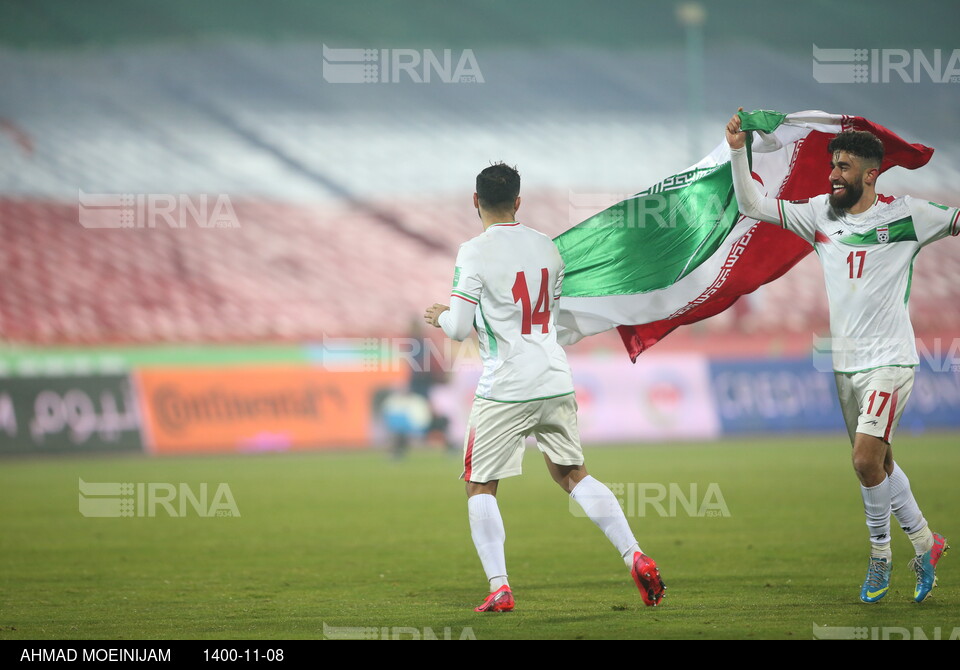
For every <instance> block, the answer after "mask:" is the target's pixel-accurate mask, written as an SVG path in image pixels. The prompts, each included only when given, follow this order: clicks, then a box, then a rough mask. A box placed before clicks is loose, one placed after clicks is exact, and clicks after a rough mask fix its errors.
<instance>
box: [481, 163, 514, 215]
mask: <svg viewBox="0 0 960 670" xmlns="http://www.w3.org/2000/svg"><path fill="white" fill-rule="evenodd" d="M518 195H520V173H519V172H517V169H516V168H515V167H510V166H509V165H507V164H506V163H495V164H493V165H491V166H490V167H488V168H484V169H483V170H482V171H481V172H480V174H478V175H477V197H478V199H479V200H480V206H481V207H483V208H484V209H487V210H493V211H502V210H512V209H513V204H514V203H515V202H516V200H517V196H518Z"/></svg>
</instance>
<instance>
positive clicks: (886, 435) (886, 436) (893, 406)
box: [883, 389, 897, 444]
mask: <svg viewBox="0 0 960 670" xmlns="http://www.w3.org/2000/svg"><path fill="white" fill-rule="evenodd" d="M896 416H897V389H893V397H891V398H890V418H889V419H888V420H887V429H886V430H885V431H883V441H884V442H886V443H887V444H890V431H891V430H893V420H894V419H895V418H896Z"/></svg>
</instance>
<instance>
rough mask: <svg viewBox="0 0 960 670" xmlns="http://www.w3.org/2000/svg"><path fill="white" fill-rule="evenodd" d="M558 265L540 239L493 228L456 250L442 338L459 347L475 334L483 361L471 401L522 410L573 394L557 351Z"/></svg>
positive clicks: (517, 228)
mask: <svg viewBox="0 0 960 670" xmlns="http://www.w3.org/2000/svg"><path fill="white" fill-rule="evenodd" d="M562 284H563V261H562V260H561V258H560V252H559V251H558V250H557V247H556V245H555V244H554V243H553V240H551V239H550V238H549V237H547V236H546V235H544V234H542V233H539V232H537V231H535V230H532V229H530V228H527V227H526V226H523V225H521V224H519V223H515V222H514V223H496V224H493V225H492V226H490V227H489V228H487V230H485V231H484V232H483V233H482V234H480V235H478V236H477V237H475V238H473V239H472V240H470V241H468V242H464V243H463V244H462V245H460V251H459V253H458V254H457V267H456V270H455V272H454V277H453V292H452V293H451V301H450V303H451V304H450V310H449V311H445V312H443V313H442V314H441V315H440V318H439V323H440V327H441V328H443V331H444V332H445V333H446V334H447V335H448V336H449V337H452V338H453V339H456V340H463V339H465V338H466V337H467V336H468V335H469V334H470V332H471V330H472V329H474V328H475V329H476V331H477V336H478V338H479V342H480V356H481V359H482V360H483V374H482V375H481V377H480V383H479V384H478V385H477V397H479V398H484V399H486V400H495V401H499V402H526V401H530V400H540V399H543V398H552V397H556V396H561V395H567V394H570V393H573V378H572V377H571V374H570V366H569V365H568V364H567V357H566V354H565V353H564V351H563V348H562V347H561V346H560V345H559V344H558V343H557V334H556V333H557V328H556V318H555V317H556V311H557V300H558V299H559V298H560V289H561V286H562Z"/></svg>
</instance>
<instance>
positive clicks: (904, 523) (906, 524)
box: [889, 461, 933, 554]
mask: <svg viewBox="0 0 960 670" xmlns="http://www.w3.org/2000/svg"><path fill="white" fill-rule="evenodd" d="M889 479H890V506H891V509H893V515H894V516H895V517H896V518H897V522H898V523H899V524H900V527H901V528H903V532H905V533H906V534H907V536H908V537H909V538H910V541H911V542H913V548H914V549H915V550H916V552H917V553H918V554H922V553H924V552H925V551H927V550H928V549H930V547H932V546H933V533H931V532H930V529H929V528H928V527H927V520H926V519H924V518H923V513H922V512H921V511H920V506H919V505H918V504H917V501H916V499H915V498H914V497H913V491H911V490H910V480H909V479H907V475H906V474H905V473H904V472H903V470H901V469H900V466H899V465H897V463H896V461H894V463H893V473H892V474H891V475H890V478H889ZM914 538H916V539H914Z"/></svg>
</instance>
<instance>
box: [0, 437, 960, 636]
mask: <svg viewBox="0 0 960 670" xmlns="http://www.w3.org/2000/svg"><path fill="white" fill-rule="evenodd" d="M958 441H960V436H958V435H956V434H953V435H938V436H923V437H915V436H909V435H905V436H902V437H901V438H900V439H899V440H898V442H897V444H896V448H895V453H896V455H897V460H898V462H900V464H901V465H902V466H903V468H904V470H905V471H906V472H907V474H908V475H909V476H910V478H911V481H912V483H913V487H914V491H915V493H916V495H917V498H918V500H919V502H920V505H921V508H922V509H923V510H924V513H925V514H926V515H927V518H928V519H930V520H931V523H932V526H933V527H934V529H935V530H937V531H939V532H941V533H943V534H945V535H946V536H947V538H948V540H950V539H953V540H954V543H955V544H958V545H960V514H958V512H960V498H958V497H957V477H958V474H960V468H958V464H960V455H958V452H957V447H958V446H960V445H958ZM586 458H587V467H588V469H589V470H590V471H591V473H592V474H593V475H595V476H596V477H597V478H598V479H600V480H601V481H605V482H611V483H618V484H622V485H623V487H624V489H623V490H624V491H625V492H629V491H631V490H632V491H634V492H635V493H638V492H639V491H641V490H644V491H645V492H646V493H647V495H648V496H654V494H655V493H656V489H655V488H647V489H640V488H639V487H640V486H641V485H652V486H653V487H655V486H656V485H660V486H662V487H663V489H664V490H666V491H667V492H668V495H667V497H666V498H664V499H663V500H662V501H661V505H662V507H663V510H664V511H666V512H667V514H666V515H665V516H661V514H660V511H661V510H659V509H657V507H656V506H654V505H652V504H647V505H640V504H638V501H637V500H636V499H634V501H633V502H634V504H633V506H632V507H633V509H629V506H630V505H629V500H628V499H627V498H626V496H627V493H625V500H626V501H627V504H628V512H630V523H631V526H632V527H633V528H634V531H635V532H636V535H637V538H638V540H639V541H640V545H641V546H642V547H643V549H644V550H645V551H646V552H647V553H648V554H650V555H651V556H653V557H654V558H656V560H657V562H658V563H659V565H660V567H661V571H662V574H663V577H664V580H665V581H666V583H667V597H666V599H665V600H664V603H663V605H662V606H660V607H658V608H656V609H653V608H646V607H644V606H643V605H642V603H641V601H640V598H639V595H638V594H637V592H636V589H635V587H634V585H633V582H632V580H631V578H630V575H629V572H628V571H627V570H626V569H625V568H624V567H623V564H622V562H621V561H620V558H619V557H618V556H617V555H616V552H615V551H614V550H613V548H612V547H611V546H610V544H609V543H608V542H607V540H606V538H604V537H603V535H602V534H601V533H600V531H599V530H598V529H597V528H595V527H594V526H593V524H592V523H590V521H589V520H587V519H585V518H582V517H577V516H575V515H574V514H572V513H571V511H570V508H569V503H568V499H567V496H565V495H564V494H563V492H562V491H561V490H560V489H559V488H558V487H557V486H556V485H555V484H554V483H553V482H552V481H550V479H549V477H548V476H547V472H546V469H545V468H544V467H543V464H542V461H541V458H540V456H539V454H537V453H536V452H535V451H528V453H527V456H526V459H525V462H524V467H525V470H526V472H525V474H524V475H523V476H522V477H518V478H511V479H507V480H504V481H503V482H502V483H501V486H500V493H499V500H500V507H501V510H502V512H503V516H504V522H505V526H506V530H507V544H506V551H507V565H508V569H509V572H510V582H511V585H512V587H513V589H514V593H515V596H516V598H517V609H516V610H515V611H514V612H511V613H505V614H483V615H482V614H476V613H474V612H473V611H472V608H473V607H474V606H475V605H477V604H478V603H479V602H480V601H481V600H482V598H483V596H484V595H485V592H486V581H485V579H484V576H483V572H482V570H481V567H480V562H479V559H478V558H477V556H476V553H475V551H474V549H473V545H472V542H471V540H470V534H469V528H468V524H467V515H466V503H465V500H464V493H463V487H462V483H460V482H458V480H457V476H458V475H459V472H460V470H459V463H458V461H457V459H456V458H449V457H446V456H444V455H442V454H440V453H437V452H432V451H427V450H423V451H415V452H413V453H412V454H411V456H410V458H408V459H407V460H405V461H402V462H392V461H390V460H389V459H388V458H387V457H386V456H385V455H384V454H383V453H382V452H369V451H368V452H364V453H303V454H275V455H255V456H247V457H230V458H221V457H195V458H162V459H152V458H146V457H123V458H119V457H112V456H111V457H87V458H73V457H71V458H61V459H8V460H5V461H3V462H2V464H0V491H2V493H0V639H49V640H71V639H108V640H141V639H143V640H168V639H212V640H242V639H294V638H308V639H311V638H312V639H322V638H324V636H325V635H326V636H327V637H335V636H337V635H338V634H344V632H343V629H344V627H350V628H358V627H359V628H363V629H364V630H366V631H368V632H370V634H371V635H373V636H377V637H384V636H394V637H396V636H400V637H417V636H420V637H427V638H429V637H431V636H436V637H438V638H441V639H443V638H444V637H450V638H453V639H460V638H464V637H466V638H476V639H478V640H482V639H503V638H551V639H559V638H584V639H597V638H655V639H676V638H684V639H700V638H747V639H750V638H752V639H761V638H785V639H811V638H812V637H814V632H815V630H821V629H820V628H819V627H821V626H827V627H831V628H830V629H824V630H834V628H835V629H836V630H837V631H840V633H839V634H843V633H842V631H841V629H844V630H846V631H848V632H849V631H850V630H851V629H852V628H855V629H857V630H858V631H859V633H858V634H859V635H860V636H861V637H862V636H864V635H866V636H868V637H869V636H877V635H879V636H883V635H888V636H892V637H898V636H902V635H904V634H905V632H906V634H908V635H909V636H911V637H917V636H919V635H925V636H927V637H930V638H933V637H935V636H942V637H943V638H944V639H946V638H948V637H950V636H951V635H953V636H957V635H958V634H960V614H958V612H960V555H957V556H951V555H949V554H948V555H947V556H946V557H945V558H944V560H943V561H942V562H941V564H940V569H939V570H938V575H939V579H940V586H939V588H937V589H935V590H934V592H933V594H932V595H931V597H930V598H929V599H928V600H927V602H925V603H923V604H920V605H918V604H916V603H913V602H911V597H912V594H913V585H914V577H913V573H912V571H910V570H909V569H908V568H907V562H908V560H909V559H910V558H911V556H912V551H911V547H910V545H909V542H908V540H907V538H906V536H905V535H904V534H903V533H902V532H901V531H900V530H898V529H897V527H896V525H895V524H894V527H893V533H894V537H893V551H894V570H893V578H892V584H891V589H890V592H889V594H888V595H887V597H886V598H885V599H884V600H883V601H882V602H880V603H878V604H875V605H865V604H862V603H860V602H859V600H858V593H859V587H860V583H861V581H862V579H863V575H864V572H865V570H866V566H867V555H868V550H869V548H868V543H867V531H866V528H865V525H864V519H863V513H862V504H861V501H860V493H859V488H858V485H857V481H856V478H855V477H854V474H853V471H852V468H851V466H850V457H849V446H847V444H846V443H845V438H844V437H843V436H839V435H838V436H831V437H812V438H784V439H780V438H765V439H749V440H747V439H744V440H725V441H722V442H716V443H711V444H683V443H680V444H673V445H645V446H636V447H594V448H587V449H586ZM79 479H83V480H84V481H86V482H131V483H149V482H164V483H173V484H178V483H181V482H182V483H186V484H187V485H189V486H190V487H192V489H193V490H197V489H198V488H199V484H200V483H204V482H206V483H208V485H209V486H210V490H211V492H212V491H213V489H214V488H215V487H216V485H217V484H218V483H220V482H225V483H227V484H228V485H229V487H230V491H231V493H232V495H233V498H234V500H235V502H236V505H237V508H238V510H239V512H240V516H239V517H234V518H222V517H214V518H205V517H201V516H200V515H199V514H197V513H196V511H195V510H194V509H193V508H192V507H190V508H188V510H187V514H186V515H185V516H183V517H179V516H178V517H171V516H169V515H168V514H167V513H166V512H165V511H164V510H163V509H157V510H156V516H154V517H149V516H145V517H142V518H141V517H133V518H89V517H84V516H82V515H81V514H80V513H79V509H78V480H79ZM671 484H674V485H675V489H674V490H675V491H679V492H681V493H683V494H684V496H685V498H684V499H683V500H680V499H677V500H676V502H677V503H679V504H677V505H676V507H675V509H676V511H675V514H673V515H671V514H670V507H669V502H670V495H669V491H670V485H671ZM691 484H696V485H697V491H698V496H699V498H700V499H701V500H700V501H698V502H702V499H703V497H704V494H705V493H706V491H707V490H708V487H709V486H710V484H716V487H714V488H713V494H712V496H710V497H709V498H710V499H709V500H708V502H710V503H711V505H712V508H711V509H708V510H706V514H705V515H703V516H699V515H697V514H696V513H694V514H691V513H690V509H691V508H690V506H689V504H688V506H687V507H684V504H683V503H684V500H686V498H689V493H690V490H691ZM631 487H632V488H631ZM718 493H719V497H718V495H717V494H718ZM721 501H722V505H724V506H725V511H727V512H729V515H725V514H724V513H723V511H719V512H718V511H717V509H718V505H719V504H720V503H721ZM695 507H697V508H698V507H699V505H698V504H697V505H695ZM641 511H642V512H643V513H644V516H640V512H641ZM697 511H699V509H697ZM956 551H957V553H958V554H960V547H958V549H957V550H956ZM815 627H817V628H816V629H815ZM346 634H349V632H347V633H346ZM821 634H823V633H821Z"/></svg>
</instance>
